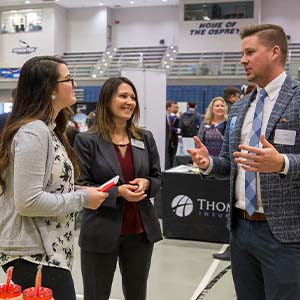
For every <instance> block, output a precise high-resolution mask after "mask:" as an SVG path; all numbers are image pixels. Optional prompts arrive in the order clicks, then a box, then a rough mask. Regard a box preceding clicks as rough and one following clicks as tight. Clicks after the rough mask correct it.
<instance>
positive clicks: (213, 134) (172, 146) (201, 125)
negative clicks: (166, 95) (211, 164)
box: [165, 86, 245, 169]
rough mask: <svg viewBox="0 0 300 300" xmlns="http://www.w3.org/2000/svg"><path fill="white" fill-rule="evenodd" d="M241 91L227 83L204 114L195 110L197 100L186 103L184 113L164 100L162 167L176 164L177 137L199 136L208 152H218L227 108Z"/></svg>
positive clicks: (175, 105) (237, 98)
mask: <svg viewBox="0 0 300 300" xmlns="http://www.w3.org/2000/svg"><path fill="white" fill-rule="evenodd" d="M244 95H245V94H244V93H242V92H241V91H240V90H239V89H238V88H236V87H231V86H229V87H226V88H225V89H224V96H223V97H221V96H219V97H215V98H213V99H212V100H211V102H210V103H209V105H208V107H207V109H206V112H205V114H204V115H201V114H200V113H199V112H198V111H197V104H196V103H195V102H194V101H189V102H188V103H187V111H186V112H184V113H180V112H179V107H178V103H177V102H175V101H168V102H167V104H166V128H167V131H166V154H165V157H166V159H165V169H169V168H172V167H173V166H175V165H176V161H175V156H176V154H177V149H178V137H183V138H192V137H194V136H198V137H200V138H201V141H202V142H203V143H204V144H205V145H206V146H207V147H208V149H209V153H210V154H211V155H219V153H220V151H221V148H222V145H223V140H224V133H225V129H226V125H227V119H228V112H229V110H230V108H231V106H232V105H233V104H234V103H235V102H237V101H238V100H240V99H241V98H242V97H243V96H244Z"/></svg>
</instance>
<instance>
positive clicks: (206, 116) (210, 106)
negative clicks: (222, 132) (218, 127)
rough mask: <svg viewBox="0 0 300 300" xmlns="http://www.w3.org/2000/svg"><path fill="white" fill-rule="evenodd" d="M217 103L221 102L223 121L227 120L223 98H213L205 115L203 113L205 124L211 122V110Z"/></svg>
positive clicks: (212, 114)
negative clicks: (222, 105)
mask: <svg viewBox="0 0 300 300" xmlns="http://www.w3.org/2000/svg"><path fill="white" fill-rule="evenodd" d="M217 101H222V102H223V104H224V121H227V120H228V106H227V104H226V102H225V100H224V98H222V97H215V98H213V99H212V100H211V101H210V103H209V105H208V107H207V109H206V113H205V116H204V121H205V122H206V123H207V124H211V122H212V121H213V119H214V112H213V108H214V104H215V103H216V102H217Z"/></svg>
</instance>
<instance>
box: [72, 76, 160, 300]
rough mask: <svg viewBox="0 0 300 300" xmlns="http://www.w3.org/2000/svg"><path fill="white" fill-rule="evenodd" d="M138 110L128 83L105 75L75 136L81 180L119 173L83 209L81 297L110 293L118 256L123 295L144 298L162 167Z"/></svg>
mask: <svg viewBox="0 0 300 300" xmlns="http://www.w3.org/2000/svg"><path fill="white" fill-rule="evenodd" d="M139 114H140V108H139V102H138V96H137V92H136V88H135V86H134V85H133V83H132V82H131V81H130V80H128V79H127V78H124V77H116V78H110V79H108V80H107V81H106V82H105V83H104V85H103V86H102V89H101V93H100V96H99V100H98V105H97V113H96V119H95V123H94V125H93V127H92V128H91V129H90V131H89V132H87V133H84V134H79V135H77V136H76V139H75V149H76V150H77V153H78V155H79V157H80V159H81V175H80V180H79V182H80V183H81V184H84V185H92V186H93V185H101V184H103V183H104V182H106V181H107V180H109V179H111V178H112V177H114V176H116V175H120V180H119V184H118V185H117V186H115V187H113V188H112V189H111V190H109V197H108V198H107V199H106V200H105V202H104V203H103V205H102V207H100V208H99V209H98V210H97V211H92V210H89V209H84V211H83V216H82V223H81V232H80V237H79V245H80V247H81V269H82V276H83V284H84V298H85V299H89V300H108V299H109V296H110V292H111V286H112V280H113V277H114V272H115V269H116V264H117V261H119V267H120V271H121V275H122V283H123V293H124V297H125V299H126V300H145V299H146V290H147V279H148V274H149V269H150V263H151V257H152V251H153V243H154V242H156V241H159V240H161V239H162V235H161V230H160V225H159V222H158V218H157V216H156V213H155V210H154V207H153V205H152V203H151V201H150V197H153V196H155V195H156V194H157V192H158V191H159V188H160V185H161V171H160V163H159V155H158V151H157V148H156V143H155V141H154V138H153V136H152V134H151V132H150V131H148V130H142V129H139V128H138V127H137V123H138V119H139Z"/></svg>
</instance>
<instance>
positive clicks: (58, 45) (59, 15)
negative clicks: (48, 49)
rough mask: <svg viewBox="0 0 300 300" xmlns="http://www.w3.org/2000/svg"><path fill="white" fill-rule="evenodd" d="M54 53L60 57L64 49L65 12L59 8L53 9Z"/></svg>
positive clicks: (65, 33) (65, 31)
mask: <svg viewBox="0 0 300 300" xmlns="http://www.w3.org/2000/svg"><path fill="white" fill-rule="evenodd" d="M54 18H55V22H54V53H55V54H56V55H60V56H61V55H62V54H63V53H64V52H65V49H66V36H67V34H68V33H67V28H66V27H67V20H66V19H67V10H66V9H65V8H63V7H61V6H57V7H56V8H55V14H54Z"/></svg>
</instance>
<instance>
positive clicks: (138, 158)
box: [128, 133, 146, 177]
mask: <svg viewBox="0 0 300 300" xmlns="http://www.w3.org/2000/svg"><path fill="white" fill-rule="evenodd" d="M128 135H129V138H130V143H131V140H132V139H134V138H133V137H132V135H131V134H130V133H128ZM141 141H142V142H143V143H144V146H145V149H146V145H145V141H144V140H143V139H142V140H141ZM145 149H140V148H138V147H135V146H133V145H132V144H131V150H132V156H133V164H134V176H135V177H138V174H139V170H140V168H141V165H142V159H143V153H144V151H145Z"/></svg>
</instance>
